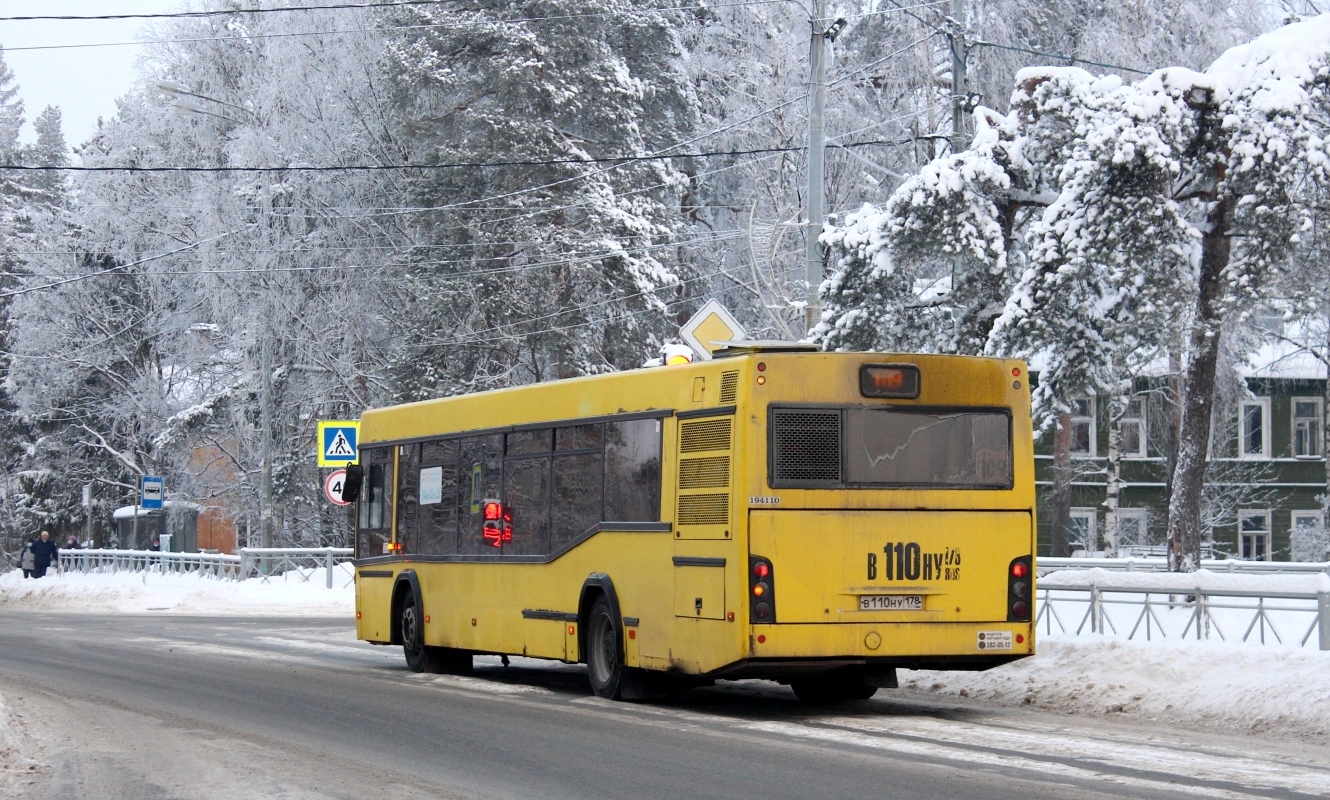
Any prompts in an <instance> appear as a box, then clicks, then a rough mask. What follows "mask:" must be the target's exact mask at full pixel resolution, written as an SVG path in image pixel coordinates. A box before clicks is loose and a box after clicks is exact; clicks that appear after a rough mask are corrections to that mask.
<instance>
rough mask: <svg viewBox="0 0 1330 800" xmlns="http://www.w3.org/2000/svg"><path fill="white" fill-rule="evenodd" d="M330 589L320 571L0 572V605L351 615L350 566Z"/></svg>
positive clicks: (104, 610)
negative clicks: (234, 576) (239, 577)
mask: <svg viewBox="0 0 1330 800" xmlns="http://www.w3.org/2000/svg"><path fill="white" fill-rule="evenodd" d="M334 569H335V574H334V576H333V586H334V588H332V589H329V588H327V586H326V575H325V574H324V572H323V570H321V569H319V570H315V571H314V574H312V575H311V576H310V577H309V580H307V581H305V580H302V579H301V578H300V577H299V576H298V575H294V574H292V575H290V576H289V577H288V576H277V577H273V578H268V579H267V580H266V581H264V580H263V579H260V578H251V579H249V580H245V581H220V580H216V579H214V578H206V577H202V576H199V575H196V574H190V573H186V574H169V573H168V574H157V573H151V572H121V573H118V574H115V575H99V574H88V575H85V574H81V573H74V572H66V573H64V574H61V575H57V574H55V573H47V575H46V577H45V578H42V579H40V580H32V579H26V580H25V579H24V578H23V575H22V573H20V572H18V571H17V570H13V571H10V572H6V573H4V574H3V575H0V608H13V609H22V610H27V611H52V612H85V613H144V612H154V613H166V612H169V613H177V614H222V615H230V614H240V615H255V616H313V617H346V618H347V619H350V618H351V617H352V616H354V614H355V590H354V588H353V587H351V586H345V585H344V584H346V583H347V582H348V581H349V580H350V577H351V576H350V568H349V567H337V568H334Z"/></svg>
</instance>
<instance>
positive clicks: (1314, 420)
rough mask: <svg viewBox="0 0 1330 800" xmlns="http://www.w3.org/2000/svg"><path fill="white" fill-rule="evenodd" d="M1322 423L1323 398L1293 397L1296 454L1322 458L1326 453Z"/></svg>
mask: <svg viewBox="0 0 1330 800" xmlns="http://www.w3.org/2000/svg"><path fill="white" fill-rule="evenodd" d="M1321 425H1322V416H1321V398H1319V397H1295V398H1293V455H1294V456H1296V457H1298V458H1320V457H1321V456H1322V455H1324V445H1325V432H1324V430H1323V429H1322V427H1321Z"/></svg>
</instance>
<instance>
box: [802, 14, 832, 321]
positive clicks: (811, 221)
mask: <svg viewBox="0 0 1330 800" xmlns="http://www.w3.org/2000/svg"><path fill="white" fill-rule="evenodd" d="M826 16H827V0H815V2H814V3H813V20H812V28H813V38H812V40H811V42H810V44H809V50H808V62H809V66H810V67H811V76H810V78H809V85H808V274H807V279H808V298H807V299H808V304H807V306H805V307H804V333H805V334H808V333H811V332H812V330H813V326H814V325H816V324H817V323H818V321H819V320H821V319H822V304H821V301H820V300H819V299H818V296H817V289H818V287H819V286H820V285H821V284H822V245H821V243H820V242H818V240H817V237H818V236H820V235H821V234H822V224H823V222H824V219H823V216H824V214H825V211H824V210H823V207H822V206H823V203H824V202H825V199H826V190H825V188H824V186H823V172H822V157H823V153H824V151H825V150H826V146H827V138H826V130H825V128H824V127H823V125H824V121H823V117H824V112H825V110H826V102H827V62H826V52H827V37H826V35H825V34H826V29H825V27H824V26H825V24H826Z"/></svg>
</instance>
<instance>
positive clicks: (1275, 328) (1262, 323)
mask: <svg viewBox="0 0 1330 800" xmlns="http://www.w3.org/2000/svg"><path fill="white" fill-rule="evenodd" d="M1253 322H1255V323H1256V327H1257V328H1259V329H1260V330H1263V331H1265V332H1266V333H1272V334H1274V335H1275V336H1283V335H1284V312H1283V311H1280V310H1279V309H1277V308H1258V309H1257V310H1256V314H1255V317H1254V319H1253Z"/></svg>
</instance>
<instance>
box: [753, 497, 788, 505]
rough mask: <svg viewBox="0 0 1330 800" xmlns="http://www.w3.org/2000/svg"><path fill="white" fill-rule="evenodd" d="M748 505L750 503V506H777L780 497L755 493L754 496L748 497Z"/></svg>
mask: <svg viewBox="0 0 1330 800" xmlns="http://www.w3.org/2000/svg"><path fill="white" fill-rule="evenodd" d="M748 505H750V506H778V505H780V498H779V497H765V496H757V495H754V496H752V497H750V498H748Z"/></svg>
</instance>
